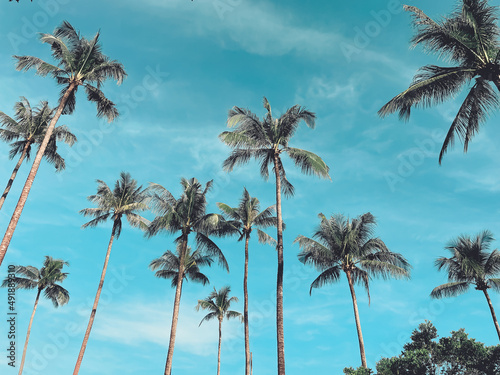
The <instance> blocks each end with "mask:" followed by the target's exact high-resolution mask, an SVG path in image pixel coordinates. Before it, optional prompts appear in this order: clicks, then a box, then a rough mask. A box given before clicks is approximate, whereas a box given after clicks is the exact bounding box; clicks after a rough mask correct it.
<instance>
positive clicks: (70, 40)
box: [0, 21, 126, 265]
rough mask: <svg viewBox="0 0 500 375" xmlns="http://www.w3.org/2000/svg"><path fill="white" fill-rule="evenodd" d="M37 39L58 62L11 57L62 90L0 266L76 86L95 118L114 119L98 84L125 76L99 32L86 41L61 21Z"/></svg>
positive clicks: (21, 67) (2, 247)
mask: <svg viewBox="0 0 500 375" xmlns="http://www.w3.org/2000/svg"><path fill="white" fill-rule="evenodd" d="M40 40H41V41H42V42H43V43H48V44H50V46H51V49H52V56H53V57H54V59H55V60H56V61H57V65H52V64H49V63H47V62H45V61H43V60H42V59H40V58H38V57H33V56H14V57H15V58H16V59H17V65H16V69H17V70H25V71H27V70H29V69H31V68H34V69H35V70H36V74H38V75H41V76H43V77H45V76H47V75H51V76H52V77H53V78H55V79H56V81H57V84H59V85H62V86H63V89H62V91H61V96H60V98H59V105H58V106H57V108H56V110H55V113H54V114H53V117H52V120H50V123H49V125H48V127H47V130H46V131H45V137H44V138H43V141H42V142H41V144H40V147H39V149H38V152H37V154H36V156H35V160H34V161H33V166H32V167H31V170H30V173H29V175H28V178H27V179H26V183H25V184H24V187H23V190H22V193H21V196H20V198H19V201H18V202H17V206H16V208H15V210H14V213H13V215H12V218H11V220H10V223H9V225H8V227H7V230H6V232H5V236H4V237H3V240H2V243H1V244H0V265H1V264H2V262H3V259H4V257H5V253H6V252H7V248H8V247H9V244H10V240H11V239H12V236H13V235H14V231H15V229H16V226H17V222H18V221H19V218H20V217H21V212H22V210H23V208H24V204H25V203H26V200H27V199H28V194H29V192H30V189H31V186H32V185H33V181H34V180H35V176H36V173H37V171H38V168H39V166H40V162H41V160H42V156H43V155H44V154H45V149H46V148H47V147H48V145H49V140H50V137H51V136H52V133H53V131H54V127H55V125H56V123H57V121H58V120H59V117H61V115H63V114H71V113H73V111H74V109H75V104H76V92H77V90H78V87H79V86H83V87H84V88H85V92H86V94H87V99H88V100H90V101H92V102H94V103H95V104H96V106H97V117H106V118H107V119H108V121H113V120H114V119H115V118H116V117H117V116H118V111H117V110H116V108H115V104H114V103H113V102H112V101H111V100H109V99H107V98H106V97H105V96H104V93H103V92H102V91H101V85H102V83H103V82H104V81H105V80H106V79H108V78H113V79H115V80H116V81H117V83H118V84H120V83H121V82H122V81H123V78H124V77H125V76H126V73H125V71H124V69H123V66H122V64H121V63H119V62H118V61H115V60H110V59H109V58H108V57H107V56H105V55H103V54H102V53H101V46H100V45H99V43H98V41H99V33H97V34H96V35H95V37H94V38H93V39H92V40H87V39H85V38H84V37H80V34H79V33H78V32H77V31H76V30H75V29H74V28H73V26H71V25H70V24H69V23H68V22H66V21H64V22H63V23H62V24H61V26H59V27H57V28H56V29H55V30H54V34H53V35H51V34H41V37H40Z"/></svg>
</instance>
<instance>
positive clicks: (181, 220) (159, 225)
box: [146, 178, 234, 375]
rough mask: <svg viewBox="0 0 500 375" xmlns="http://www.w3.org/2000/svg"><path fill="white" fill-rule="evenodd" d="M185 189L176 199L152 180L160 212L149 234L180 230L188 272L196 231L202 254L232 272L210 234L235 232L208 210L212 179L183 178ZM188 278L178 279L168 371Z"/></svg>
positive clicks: (181, 253)
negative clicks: (204, 181) (191, 238)
mask: <svg viewBox="0 0 500 375" xmlns="http://www.w3.org/2000/svg"><path fill="white" fill-rule="evenodd" d="M181 185H182V188H183V192H182V195H181V197H180V198H178V199H175V198H174V196H173V195H172V193H170V192H169V191H168V190H167V189H165V188H164V187H163V186H161V185H159V184H151V185H150V187H149V190H150V196H151V207H152V209H153V211H154V212H155V214H156V215H157V216H156V217H155V218H154V220H153V221H152V222H151V224H150V225H149V227H148V229H147V233H146V234H147V236H149V237H151V236H154V235H156V234H158V233H160V232H167V233H171V234H174V233H179V236H178V237H177V238H176V239H175V243H177V245H178V246H179V248H178V254H179V255H178V257H179V261H178V264H179V269H178V274H179V275H183V274H184V272H185V264H186V258H187V255H188V239H189V235H190V234H191V233H195V234H196V246H197V249H196V251H198V252H199V254H202V255H209V256H213V257H215V258H217V260H218V263H219V264H220V265H221V266H222V267H224V268H225V269H226V270H227V271H228V272H229V266H228V265H227V261H226V258H225V257H224V255H223V254H222V251H221V250H220V249H219V247H218V246H217V245H216V244H215V243H214V242H213V241H212V240H211V239H210V238H209V236H210V235H217V236H223V235H227V234H230V233H232V232H233V231H234V230H233V228H232V227H228V226H225V225H223V224H224V220H223V218H222V216H220V215H217V214H207V213H206V207H207V200H206V194H207V192H208V191H209V190H210V188H211V186H212V181H209V182H207V184H206V185H205V187H204V188H203V187H202V185H201V184H200V183H199V182H198V180H197V179H196V178H191V179H189V180H187V179H185V178H182V179H181ZM183 280H184V278H182V277H178V278H177V279H176V288H175V299H174V308H173V313H172V325H171V330H170V340H169V344H168V353H167V361H166V364H165V375H170V373H171V371H172V358H173V355H174V346H175V335H176V332H177V321H178V319H179V305H180V300H181V291H182V282H183Z"/></svg>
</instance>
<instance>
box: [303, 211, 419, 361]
mask: <svg viewBox="0 0 500 375" xmlns="http://www.w3.org/2000/svg"><path fill="white" fill-rule="evenodd" d="M318 217H319V218H320V220H321V222H320V224H319V227H318V228H317V229H316V231H315V232H314V235H313V237H312V238H308V237H305V236H298V237H297V238H296V239H295V242H298V243H299V246H300V248H301V249H302V251H301V252H300V253H299V255H298V257H299V260H300V261H301V262H302V263H304V264H311V265H313V266H315V267H316V269H318V270H319V271H320V272H321V273H320V274H319V276H318V277H317V278H316V279H315V280H314V281H313V282H312V284H311V288H310V290H309V294H311V292H312V289H313V288H320V287H322V286H323V285H325V284H328V283H334V282H337V281H339V279H340V274H341V271H343V272H344V273H345V275H346V277H347V282H348V284H349V290H350V292H351V297H352V304H353V308H354V318H355V320H356V328H357V332H358V341H359V351H360V353H361V364H362V366H363V367H365V368H366V367H367V365H366V356H365V345H364V342H363V333H362V332H361V324H360V320H359V313H358V304H357V300H356V293H355V291H354V284H361V285H363V286H364V287H365V289H366V292H367V294H368V301H369V300H370V289H369V281H370V277H371V276H380V277H382V278H383V279H387V278H389V277H391V276H392V277H395V278H409V277H410V272H409V269H410V268H411V267H410V265H409V263H408V262H407V261H406V259H405V258H404V257H403V256H402V255H401V254H398V253H393V252H391V251H390V250H389V249H388V248H387V246H386V245H385V243H384V242H383V241H382V240H381V239H380V238H377V237H372V235H373V230H374V226H375V224H376V222H375V218H374V217H373V215H372V214H371V213H366V214H363V215H361V216H359V217H358V218H356V219H352V221H351V222H349V219H348V218H347V219H346V218H345V217H344V216H343V215H334V216H331V217H330V219H328V218H327V217H326V216H324V215H323V214H319V215H318Z"/></svg>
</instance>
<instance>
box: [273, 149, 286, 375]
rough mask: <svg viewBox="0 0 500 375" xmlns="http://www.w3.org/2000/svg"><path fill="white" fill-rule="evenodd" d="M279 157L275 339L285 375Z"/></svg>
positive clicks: (277, 172)
mask: <svg viewBox="0 0 500 375" xmlns="http://www.w3.org/2000/svg"><path fill="white" fill-rule="evenodd" d="M278 160H279V155H278V154H277V153H275V154H274V173H275V175H276V216H277V219H278V220H277V226H276V227H277V236H276V237H277V240H278V241H277V245H276V250H277V253H278V275H277V280H276V337H277V344H278V375H285V335H284V330H283V219H282V216H281V178H280V177H281V176H280V170H279V163H278Z"/></svg>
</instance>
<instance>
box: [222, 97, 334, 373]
mask: <svg viewBox="0 0 500 375" xmlns="http://www.w3.org/2000/svg"><path fill="white" fill-rule="evenodd" d="M264 108H265V109H266V110H267V115H266V116H265V117H264V118H263V119H262V121H261V120H259V118H258V117H257V116H256V115H255V114H253V113H252V112H250V111H249V110H248V109H243V108H239V107H233V109H231V110H230V111H229V115H228V120H227V123H228V126H230V127H233V126H236V125H238V127H237V128H236V129H235V130H233V131H225V132H223V133H221V134H220V135H219V138H220V139H221V141H222V142H224V143H225V144H226V145H228V146H230V147H231V148H233V151H232V153H231V155H230V156H229V157H228V158H227V159H226V160H224V163H223V167H224V169H225V170H226V171H228V172H229V171H232V170H233V168H234V167H235V166H236V165H239V164H244V163H246V162H248V161H249V160H250V159H251V158H255V159H256V160H258V161H259V162H260V174H261V176H262V177H264V179H266V180H267V179H268V178H269V166H270V165H272V166H273V173H274V175H275V177H276V216H277V225H276V228H277V236H276V239H277V245H276V250H277V254H278V273H277V281H276V327H277V334H276V336H277V349H278V375H284V374H285V338H284V332H283V216H282V212H281V193H282V192H283V194H285V196H291V195H293V192H294V188H293V186H292V184H291V183H290V182H289V181H288V179H287V178H286V173H285V169H284V167H283V164H282V162H281V154H282V153H286V154H287V155H288V156H289V157H290V158H291V159H292V161H293V162H294V163H295V165H297V166H298V167H299V168H300V169H301V170H302V172H304V173H306V174H314V175H317V176H320V177H325V178H329V175H328V171H329V168H328V166H327V165H326V164H325V162H324V161H323V160H322V159H321V158H320V157H319V156H317V155H315V154H313V153H312V152H310V151H306V150H301V149H298V148H293V147H289V146H288V142H289V141H290V138H292V136H293V135H294V134H295V131H296V130H297V127H298V125H299V124H300V122H301V121H304V122H305V123H306V125H307V126H309V127H310V128H314V126H315V122H314V119H315V115H314V113H312V112H309V111H307V110H305V109H304V108H302V107H300V106H298V105H294V106H293V107H291V108H289V109H288V110H287V111H286V112H285V113H284V114H283V115H281V116H280V117H279V118H277V119H275V118H273V116H272V112H271V106H270V105H269V102H268V101H267V99H266V98H264Z"/></svg>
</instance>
